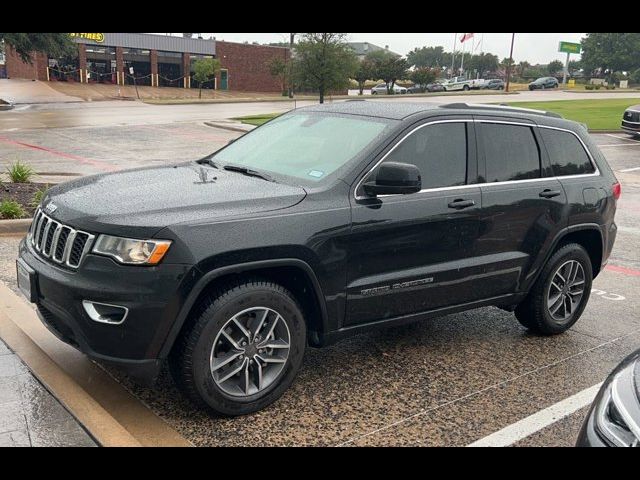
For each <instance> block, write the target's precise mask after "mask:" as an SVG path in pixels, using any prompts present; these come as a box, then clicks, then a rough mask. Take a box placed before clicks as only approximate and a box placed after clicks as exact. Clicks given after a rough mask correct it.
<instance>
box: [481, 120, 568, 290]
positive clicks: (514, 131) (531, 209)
mask: <svg viewBox="0 0 640 480" xmlns="http://www.w3.org/2000/svg"><path fill="white" fill-rule="evenodd" d="M476 132H477V135H478V170H479V172H481V173H480V174H481V175H482V177H483V178H482V180H481V182H482V184H481V186H480V189H481V192H482V212H481V221H482V225H483V234H482V236H481V237H480V238H479V239H478V242H477V249H478V256H480V257H482V258H485V259H486V260H487V261H486V262H485V263H486V265H487V266H488V269H487V271H486V272H485V273H486V279H487V281H486V282H484V283H483V284H482V296H483V297H487V298H488V297H496V296H501V295H505V294H509V293H514V292H518V291H522V290H523V289H526V288H528V287H527V286H528V284H529V282H530V280H531V278H533V277H534V273H535V272H536V271H537V270H538V269H539V268H541V266H542V255H541V252H545V251H547V249H548V248H549V247H550V245H551V243H552V242H553V240H554V238H555V236H556V235H557V234H558V233H559V232H560V230H561V229H563V228H564V227H566V226H567V216H566V204H567V197H566V195H565V192H564V189H563V188H562V185H561V184H560V182H559V181H558V179H557V178H555V177H554V176H553V173H552V172H551V169H550V168H549V164H548V158H547V155H546V151H545V149H544V146H543V143H542V140H541V138H540V133H539V131H538V128H537V126H535V125H534V124H533V123H532V122H529V121H527V120H522V121H505V120H504V118H502V119H497V118H491V117H477V118H476Z"/></svg>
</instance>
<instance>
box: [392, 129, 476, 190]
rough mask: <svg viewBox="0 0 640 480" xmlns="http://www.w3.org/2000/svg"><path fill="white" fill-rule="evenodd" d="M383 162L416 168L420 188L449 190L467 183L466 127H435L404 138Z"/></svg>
mask: <svg viewBox="0 0 640 480" xmlns="http://www.w3.org/2000/svg"><path fill="white" fill-rule="evenodd" d="M385 162H402V163H411V164H413V165H415V166H416V167H418V169H419V170H420V176H421V177H422V188H423V189H425V188H438V187H452V186H456V185H464V184H465V183H466V182H467V124H466V123H465V122H455V123H435V124H433V125H427V126H426V127H422V128H420V129H418V130H416V131H415V132H414V133H412V134H411V135H409V136H408V137H407V138H405V139H404V140H403V141H402V142H401V143H400V144H399V145H398V146H397V147H396V148H395V150H393V151H392V152H391V153H390V154H389V155H388V156H387V158H386V159H385Z"/></svg>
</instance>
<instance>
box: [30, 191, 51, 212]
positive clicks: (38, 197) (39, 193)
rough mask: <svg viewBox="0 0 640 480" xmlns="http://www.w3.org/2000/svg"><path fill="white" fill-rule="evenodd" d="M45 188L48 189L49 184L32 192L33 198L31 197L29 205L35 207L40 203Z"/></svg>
mask: <svg viewBox="0 0 640 480" xmlns="http://www.w3.org/2000/svg"><path fill="white" fill-rule="evenodd" d="M47 190H49V185H45V186H44V187H42V188H40V189H38V190H36V191H35V193H34V194H33V199H31V206H33V207H34V208H35V207H37V206H38V205H40V204H41V203H42V199H43V197H44V194H45V193H47Z"/></svg>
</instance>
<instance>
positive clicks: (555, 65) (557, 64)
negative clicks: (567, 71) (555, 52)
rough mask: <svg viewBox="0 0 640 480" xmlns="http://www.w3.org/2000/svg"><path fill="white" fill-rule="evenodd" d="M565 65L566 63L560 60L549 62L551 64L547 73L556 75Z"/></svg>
mask: <svg viewBox="0 0 640 480" xmlns="http://www.w3.org/2000/svg"><path fill="white" fill-rule="evenodd" d="M563 67H564V65H563V64H562V62H561V61H560V60H553V61H552V62H549V65H547V73H548V74H549V75H551V76H554V75H555V74H557V73H558V72H560V71H562V69H563Z"/></svg>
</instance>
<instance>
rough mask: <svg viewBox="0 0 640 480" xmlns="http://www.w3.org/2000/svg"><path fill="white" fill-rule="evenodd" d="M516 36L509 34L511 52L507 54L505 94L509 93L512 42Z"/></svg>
mask: <svg viewBox="0 0 640 480" xmlns="http://www.w3.org/2000/svg"><path fill="white" fill-rule="evenodd" d="M515 37H516V34H515V33H512V34H511V51H510V52H509V65H507V85H506V87H505V89H504V91H505V92H507V93H508V92H509V80H510V79H511V64H512V63H513V40H514V39H515Z"/></svg>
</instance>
